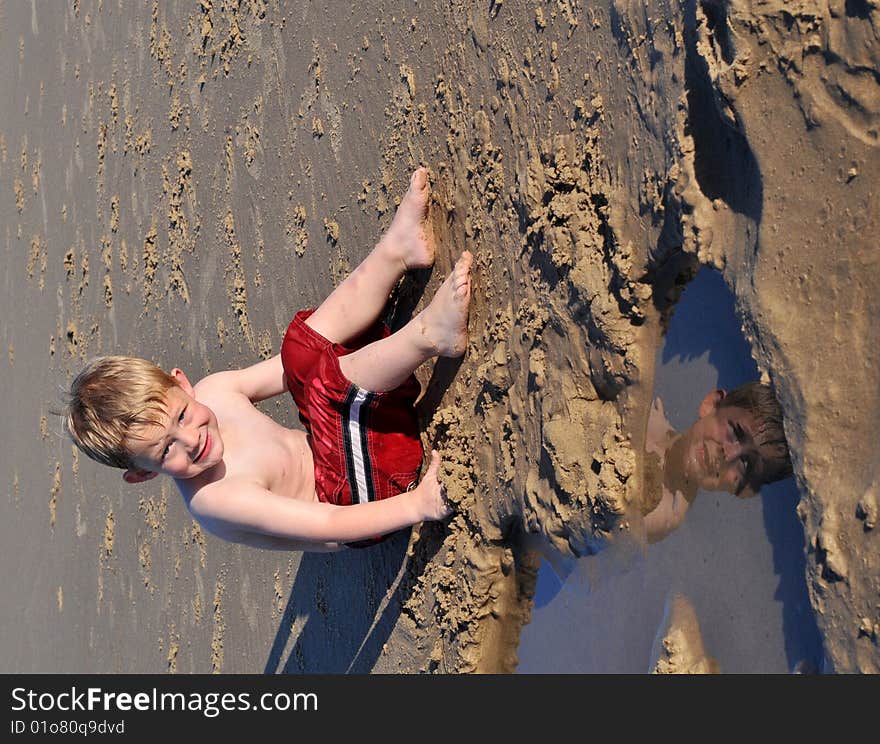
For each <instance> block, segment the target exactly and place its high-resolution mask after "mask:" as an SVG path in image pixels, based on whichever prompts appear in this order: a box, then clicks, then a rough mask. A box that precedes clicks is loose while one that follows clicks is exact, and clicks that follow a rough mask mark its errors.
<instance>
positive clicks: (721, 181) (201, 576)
mask: <svg viewBox="0 0 880 744" xmlns="http://www.w3.org/2000/svg"><path fill="white" fill-rule="evenodd" d="M878 33H880V6H878V5H877V3H876V2H875V1H874V0H846V1H844V0H834V1H829V2H806V1H805V2H782V1H781V0H770V1H769V2H757V0H755V1H754V2H749V1H747V0H735V1H732V2H722V1H721V0H711V1H710V0H706V1H705V2H681V3H679V2H671V1H665V0H649V1H648V2H632V1H630V0H610V1H607V2H600V3H592V2H587V1H586V0H552V2H522V1H520V0H504V1H503V2H502V1H501V0H495V1H494V2H490V3H472V2H465V1H464V0H453V2H439V1H435V0H427V1H426V2H420V3H419V4H410V3H406V4H403V3H401V4H395V3H389V2H377V1H376V0H367V1H366V2H361V3H354V4H339V3H332V2H329V1H325V2H302V3H279V2H277V0H241V1H233V0H200V1H199V2H194V1H193V2H183V1H177V2H176V1H174V0H171V1H169V2H161V3H160V2H150V3H124V2H122V1H121V0H103V1H102V0H92V1H90V0H72V2H69V3H67V4H65V5H64V6H63V7H61V6H58V7H55V6H53V7H52V9H51V10H50V8H49V7H48V6H43V5H41V4H39V3H25V2H18V1H12V0H6V1H5V2H0V42H2V44H0V59H2V66H0V70H2V77H0V81H2V82H0V86H2V87H0V92H2V96H3V101H4V105H3V108H2V113H0V215H2V222H0V225H2V227H0V231H2V232H0V241H2V261H3V272H2V278H3V292H2V296H0V303H2V310H3V312H2V318H3V320H2V324H0V328H2V344H3V345H4V346H5V347H6V348H7V350H8V355H7V360H6V364H7V365H8V367H7V372H6V374H5V375H4V376H3V378H2V382H0V386H2V400H3V403H4V406H5V408H6V411H5V414H6V415H5V416H4V423H3V432H4V434H3V441H4V447H3V450H2V453H0V474H2V477H3V478H4V479H5V482H6V491H7V498H6V500H5V502H4V515H3V516H4V518H3V519H2V520H0V521H2V525H3V526H2V533H0V535H2V542H3V545H4V557H5V559H6V563H7V570H6V571H5V574H6V576H7V579H6V587H5V588H6V597H7V600H6V603H5V608H4V612H3V613H2V626H0V637H2V638H3V641H2V649H3V659H4V671H69V672H73V671H77V672H91V671H107V672H110V671H119V672H135V671H147V672H155V671H170V672H206V671H215V672H245V671H257V672H259V671H263V670H266V671H271V672H274V671H292V672H345V671H356V672H366V671H378V672H395V671H406V672H415V671H436V672H471V671H512V670H513V669H514V668H515V667H516V663H517V659H516V646H517V639H518V637H519V631H520V628H521V627H522V625H523V623H525V622H528V619H529V616H530V610H531V597H532V593H533V590H534V584H535V579H536V574H537V566H538V557H537V554H535V553H533V552H530V551H529V550H527V549H526V548H525V547H524V546H523V542H522V541H521V540H520V537H521V535H522V533H523V532H524V531H525V532H531V533H538V534H541V535H543V536H544V537H545V538H546V539H548V540H549V541H550V542H551V543H552V544H553V545H554V546H555V548H556V549H558V550H560V551H563V552H564V553H568V554H575V555H586V554H589V553H591V552H594V551H596V550H598V549H600V548H601V547H603V546H604V545H606V544H608V543H609V542H613V541H614V540H615V539H618V536H620V535H621V534H624V533H626V534H627V535H629V533H631V532H632V529H631V526H630V520H629V519H628V516H627V515H628V514H629V513H631V510H637V507H638V501H639V498H640V494H641V491H642V488H641V485H642V482H643V474H642V471H643V463H642V458H641V456H640V455H639V454H638V453H639V452H640V450H641V442H642V438H643V432H644V426H645V421H646V417H647V412H648V404H649V402H650V399H651V392H652V380H653V364H654V358H655V352H656V348H657V344H658V339H659V334H660V330H661V328H662V324H663V322H664V318H666V317H668V314H669V313H670V312H672V308H673V304H674V301H675V299H676V297H677V294H678V293H679V292H680V289H681V286H682V284H683V282H684V281H685V280H686V278H687V277H688V276H690V275H692V274H693V273H695V270H696V267H697V266H698V264H700V263H704V264H710V265H713V266H715V267H716V268H718V269H720V270H722V271H723V275H724V278H725V280H726V281H727V283H728V284H729V285H730V287H731V288H732V289H733V291H734V293H735V295H736V298H737V305H738V309H739V311H740V312H741V315H742V318H743V324H744V329H745V333H746V335H747V338H748V340H749V342H750V343H751V347H752V350H753V355H754V357H755V360H756V361H757V364H758V367H759V369H760V370H761V371H762V374H764V375H765V376H766V377H767V378H768V379H771V380H772V381H773V382H774V384H775V385H776V387H777V389H778V391H779V395H780V398H781V402H782V404H783V407H784V411H785V419H786V420H785V425H786V432H787V434H788V437H789V440H790V442H791V445H792V450H793V453H794V466H795V474H796V479H797V483H798V486H799V488H800V491H801V494H802V499H801V502H800V504H799V506H798V514H799V516H800V518H801V520H802V521H803V525H804V530H805V535H806V541H807V545H808V556H807V571H808V576H807V582H808V585H809V590H810V596H811V600H812V604H813V607H814V608H815V611H816V613H817V618H818V623H819V627H820V630H821V632H822V634H823V637H824V642H825V653H826V659H825V665H824V666H825V671H841V672H850V671H863V672H877V671H880V649H878V643H880V638H878V636H880V605H878V596H880V543H878V534H880V529H878V528H877V524H876V523H877V515H878V498H880V493H878V489H880V469H878V458H877V455H876V432H877V431H878V428H880V400H878V395H880V379H878V375H880V359H878V355H880V338H878V328H880V324H878V319H880V312H878V302H880V300H878V297H880V286H878V284H880V279H878V274H880V272H878V270H877V269H878V256H880V253H878V248H877V235H878V234H880V225H878V212H880V210H878V196H877V185H878V176H880V151H878V145H880V83H878V80H880V60H878V55H880V40H878ZM420 164H424V165H427V166H428V167H429V169H430V180H431V185H432V189H433V197H432V203H431V220H432V227H433V230H434V232H435V234H436V236H437V239H438V246H439V247H438V258H437V265H436V266H435V267H434V269H433V272H419V273H418V274H417V275H415V276H412V277H410V278H408V279H406V280H404V282H403V283H402V284H401V286H400V288H399V289H398V291H397V292H396V293H395V295H394V297H393V298H392V304H391V313H390V319H391V322H392V324H396V325H399V324H400V323H402V322H403V321H405V320H406V319H407V318H408V317H409V316H410V314H411V313H412V311H413V310H414V309H416V308H419V307H421V305H422V304H423V302H424V299H425V298H427V297H430V296H431V294H432V293H433V291H434V289H435V288H436V287H437V286H438V284H439V283H440V281H442V279H443V278H444V277H445V275H446V274H447V273H448V271H449V270H450V268H451V266H452V262H453V260H454V258H455V257H456V256H457V255H458V253H459V252H460V251H461V250H462V249H465V248H467V249H469V250H471V251H472V252H473V253H474V256H475V263H474V271H473V275H474V300H473V304H472V310H471V320H470V344H469V347H468V352H467V354H466V356H465V357H464V359H463V360H462V361H461V362H460V363H458V362H456V363H454V364H453V363H450V362H448V361H443V362H440V363H438V364H437V365H436V366H433V367H432V366H430V365H428V366H426V367H424V368H423V369H421V370H420V371H419V379H420V380H421V382H422V384H423V388H424V389H425V396H424V399H423V400H422V403H421V404H420V415H421V416H422V419H423V424H424V432H425V434H424V441H425V443H426V444H430V445H433V446H436V447H437V448H438V449H439V450H440V452H441V454H442V456H443V462H444V464H443V470H442V473H443V478H444V480H445V482H446V483H447V488H448V491H449V494H450V498H451V499H452V501H454V502H455V504H456V505H457V511H456V513H455V515H454V517H453V518H452V519H451V521H450V522H449V523H448V525H441V524H426V525H422V526H419V527H417V528H415V529H414V530H413V532H412V535H411V536H410V535H407V534H401V535H398V536H396V537H395V538H394V539H392V540H390V541H388V542H387V543H385V544H383V545H381V546H379V547H376V548H372V549H370V550H368V551H347V552H345V553H343V554H337V555H316V554H308V555H300V554H284V553H272V552H260V551H255V550H251V549H247V548H242V547H240V546H233V545H228V544H225V543H222V542H220V541H218V540H217V539H215V538H213V537H211V536H207V535H205V534H203V532H202V531H201V530H200V529H199V528H198V526H197V525H195V523H193V522H192V520H191V518H190V516H189V514H188V513H187V512H186V510H185V508H184V506H183V504H182V503H181V501H180V498H179V496H178V494H177V492H176V490H175V488H174V486H173V484H172V483H171V482H168V483H164V484H162V483H160V482H159V481H158V480H156V481H151V482H149V483H146V484H141V485H139V486H127V485H125V484H124V483H123V482H122V480H121V478H120V476H119V473H118V472H114V471H111V470H109V469H106V468H103V467H99V466H97V465H95V464H93V463H91V462H89V461H87V460H86V459H85V458H83V457H82V456H77V454H76V452H75V451H74V450H73V449H72V447H71V445H70V444H69V442H68V441H67V440H66V439H65V438H64V437H63V436H62V435H61V432H60V423H59V421H58V418H57V417H56V416H54V415H53V413H52V411H53V410H55V409H56V408H57V405H58V401H59V400H60V398H61V391H62V390H63V389H64V388H65V387H66V386H67V385H68V384H69V381H70V379H71V377H72V375H74V374H75V373H76V372H77V371H78V369H79V368H80V366H81V364H82V363H83V361H84V360H85V359H87V358H89V357H91V356H93V355H97V354H106V353H129V354H135V355H139V356H144V357H147V358H149V359H152V360H154V361H155V362H156V363H158V364H160V365H162V366H164V367H165V368H171V367H173V366H179V367H181V368H182V369H184V370H185V371H186V372H187V374H188V375H189V377H190V379H197V378H199V377H201V376H202V375H204V374H208V373H210V372H213V371H217V370H222V369H226V368H230V367H240V366H245V365H247V364H250V363H253V362H255V361H257V360H259V359H260V358H261V357H262V358H267V357H269V356H271V355H272V354H275V353H277V351H278V349H279V345H280V340H281V337H282V335H283V333H284V330H285V328H286V326H287V323H288V322H289V320H290V318H291V317H292V315H293V313H294V312H295V311H296V310H298V309H300V308H302V307H308V306H312V305H314V304H316V303H318V302H320V301H321V300H322V299H323V297H325V296H326V295H327V294H328V293H329V292H330V291H331V290H332V288H333V286H334V285H335V284H336V283H338V281H339V280H340V279H341V278H342V277H343V276H345V274H346V273H347V272H348V271H349V270H350V269H351V268H352V267H354V266H356V265H357V263H358V262H359V261H360V260H361V259H362V258H363V257H364V256H365V255H366V254H367V253H368V252H369V250H370V249H371V248H372V246H373V245H374V243H375V242H376V240H377V239H378V238H379V236H380V234H381V231H382V230H383V229H384V228H386V227H387V226H388V225H389V223H390V221H391V218H392V217H393V214H394V210H395V206H396V200H397V199H399V196H400V195H401V194H402V193H403V190H404V189H405V187H406V183H407V179H408V176H409V173H410V172H411V170H412V169H413V168H414V167H415V166H417V165H420ZM701 395H702V393H701ZM261 406H262V407H263V410H265V411H266V412H267V413H269V414H270V415H272V416H273V417H275V418H276V419H277V420H278V421H280V422H282V423H285V424H286V425H288V426H298V424H297V423H295V421H296V415H295V412H294V411H293V405H292V402H291V401H289V400H288V399H286V398H285V399H281V398H279V399H278V400H277V401H272V402H268V403H266V404H261ZM682 612H684V610H682ZM685 614H686V613H685ZM683 622H684V621H683ZM694 622H695V620H694Z"/></svg>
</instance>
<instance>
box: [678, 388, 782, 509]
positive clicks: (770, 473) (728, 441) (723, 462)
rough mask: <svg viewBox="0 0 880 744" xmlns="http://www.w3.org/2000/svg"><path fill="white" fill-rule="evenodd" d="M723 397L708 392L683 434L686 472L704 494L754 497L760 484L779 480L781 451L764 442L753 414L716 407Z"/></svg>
mask: <svg viewBox="0 0 880 744" xmlns="http://www.w3.org/2000/svg"><path fill="white" fill-rule="evenodd" d="M723 396H724V394H723V392H722V391H715V392H714V393H710V394H709V395H708V396H707V397H706V400H704V401H703V404H702V405H701V406H700V418H699V419H697V421H696V423H694V425H693V426H692V427H691V428H690V429H688V431H686V432H685V434H684V438H685V448H684V469H685V473H686V475H687V477H688V480H690V481H691V482H692V483H694V484H696V486H697V487H698V488H701V489H703V490H704V491H727V492H728V493H733V494H736V495H740V496H748V495H753V494H754V493H757V491H758V489H759V488H760V486H761V484H763V483H770V482H771V481H773V480H776V479H778V477H780V476H779V474H778V473H777V471H778V470H779V467H778V463H779V460H780V458H781V457H783V456H784V451H782V450H781V449H780V448H779V447H777V446H773V445H768V444H764V443H763V441H762V431H761V427H760V426H759V422H758V420H757V418H756V416H755V414H754V413H752V412H751V411H749V410H747V409H745V408H740V407H738V406H721V405H719V404H720V402H721V399H722V398H723Z"/></svg>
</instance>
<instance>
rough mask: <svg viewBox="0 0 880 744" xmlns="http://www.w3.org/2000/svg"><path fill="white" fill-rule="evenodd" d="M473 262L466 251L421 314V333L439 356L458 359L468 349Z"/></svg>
mask: <svg viewBox="0 0 880 744" xmlns="http://www.w3.org/2000/svg"><path fill="white" fill-rule="evenodd" d="M471 263H473V256H472V255H471V254H470V251H464V252H463V253H462V254H461V256H460V257H459V259H458V261H456V262H455V266H454V267H453V269H452V271H451V272H450V274H449V276H448V277H446V281H445V282H443V284H441V285H440V289H438V290H437V294H435V295H434V299H432V300H431V303H430V304H429V305H428V307H426V308H425V309H424V310H423V311H422V313H421V316H420V317H421V320H422V323H421V332H422V336H423V337H424V338H425V340H426V341H427V342H428V343H429V344H430V345H431V347H432V348H433V350H434V353H435V354H437V355H438V356H445V357H457V356H461V355H462V354H464V352H465V349H466V348H467V338H468V335H467V321H468V308H469V307H470V302H471Z"/></svg>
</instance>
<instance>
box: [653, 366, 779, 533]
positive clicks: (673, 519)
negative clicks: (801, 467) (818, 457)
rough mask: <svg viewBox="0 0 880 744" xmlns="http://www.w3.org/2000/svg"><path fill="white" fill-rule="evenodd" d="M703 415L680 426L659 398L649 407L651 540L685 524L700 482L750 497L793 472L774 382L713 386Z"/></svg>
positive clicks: (705, 486)
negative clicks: (671, 420)
mask: <svg viewBox="0 0 880 744" xmlns="http://www.w3.org/2000/svg"><path fill="white" fill-rule="evenodd" d="M698 416H699V417H698V419H697V421H696V422H695V423H694V424H693V425H692V426H691V427H690V429H688V430H687V431H686V432H684V433H683V434H679V433H678V432H676V431H675V430H674V429H673V428H672V426H671V425H670V424H669V422H668V421H667V420H666V416H665V415H664V413H663V403H662V401H661V400H660V399H659V398H657V399H656V400H655V401H654V405H653V406H652V408H651V413H650V416H649V418H648V431H647V437H646V440H645V449H646V451H647V458H646V466H645V491H646V493H645V499H644V503H645V504H646V505H647V506H648V508H650V509H651V510H650V511H649V512H648V513H647V515H646V516H645V528H646V532H647V537H648V542H652V543H653V542H657V541H658V540H662V539H663V538H664V537H666V535H668V534H669V533H670V532H672V531H673V530H674V529H675V528H676V527H678V526H679V525H680V524H681V522H682V520H684V515H685V513H686V512H687V510H688V508H689V507H690V505H691V503H692V502H693V500H694V498H695V497H696V495H697V490H698V489H702V490H704V491H727V492H729V493H732V494H735V495H737V496H740V497H748V496H754V495H755V494H757V492H758V490H759V489H760V487H761V485H763V484H765V483H773V482H774V481H778V480H781V479H782V478H785V477H787V476H789V475H791V472H792V466H791V456H790V454H789V451H788V444H787V442H786V440H785V432H784V430H783V428H782V410H781V409H780V407H779V403H778V402H777V401H776V396H775V395H774V394H773V390H772V388H770V386H769V385H764V384H762V383H759V382H751V383H748V384H746V385H743V386H741V387H738V388H737V389H736V390H732V391H731V392H729V393H728V392H725V391H724V390H713V391H712V392H710V393H709V394H708V395H706V397H705V398H704V399H703V401H702V403H700V406H699V410H698ZM651 507H653V508H651Z"/></svg>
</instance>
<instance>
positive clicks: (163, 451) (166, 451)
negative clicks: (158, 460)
mask: <svg viewBox="0 0 880 744" xmlns="http://www.w3.org/2000/svg"><path fill="white" fill-rule="evenodd" d="M170 449H171V445H170V444H166V445H165V449H163V450H162V459H163V460H164V459H165V458H166V457H168V451H169V450H170Z"/></svg>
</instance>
